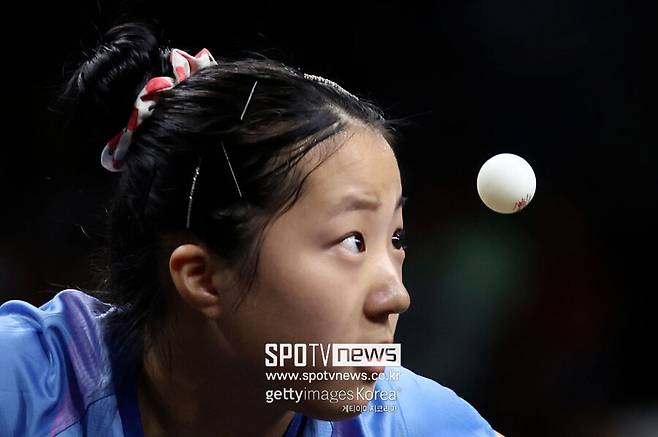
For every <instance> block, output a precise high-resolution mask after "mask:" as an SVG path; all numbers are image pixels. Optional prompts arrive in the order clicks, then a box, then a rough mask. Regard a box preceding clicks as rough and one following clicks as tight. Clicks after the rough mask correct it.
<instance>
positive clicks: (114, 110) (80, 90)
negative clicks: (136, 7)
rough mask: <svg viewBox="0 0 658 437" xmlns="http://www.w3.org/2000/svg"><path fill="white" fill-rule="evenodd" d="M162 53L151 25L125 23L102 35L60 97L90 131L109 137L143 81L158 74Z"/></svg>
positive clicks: (122, 121)
mask: <svg viewBox="0 0 658 437" xmlns="http://www.w3.org/2000/svg"><path fill="white" fill-rule="evenodd" d="M165 66H166V62H165V59H164V53H163V51H162V50H161V49H160V45H159V42H158V38H157V37H156V35H155V33H154V31H153V30H152V28H151V26H150V25H148V24H145V23H135V22H133V23H125V24H121V25H118V26H115V27H113V28H111V29H110V30H109V31H107V33H106V34H105V35H104V36H103V38H102V40H101V41H100V43H99V45H98V47H97V48H96V49H95V50H94V51H93V52H92V54H91V56H90V57H89V59H87V60H86V61H84V62H83V63H82V64H81V65H80V67H79V68H78V69H77V70H76V71H75V72H74V73H73V75H72V77H71V79H70V80H69V82H68V86H67V89H66V91H65V93H64V94H65V96H64V98H65V99H66V100H68V101H69V102H71V103H73V104H74V111H75V113H76V114H77V115H78V117H76V118H80V120H79V121H80V122H83V123H85V124H87V125H88V126H87V128H88V129H85V130H88V131H90V132H94V133H97V134H99V135H104V136H105V137H107V138H106V139H109V137H111V136H112V135H114V133H116V131H118V130H120V129H121V128H122V127H123V126H125V124H126V122H127V120H128V117H129V115H130V111H131V108H132V105H133V103H134V102H135V98H136V97H137V94H138V93H139V90H140V89H141V87H142V86H143V85H144V82H145V81H146V80H147V79H148V78H149V77H150V76H155V75H161V74H162V73H163V70H164V68H165Z"/></svg>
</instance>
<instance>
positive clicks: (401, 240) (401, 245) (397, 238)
mask: <svg viewBox="0 0 658 437" xmlns="http://www.w3.org/2000/svg"><path fill="white" fill-rule="evenodd" d="M406 243H407V239H406V234H405V232H404V229H398V230H397V231H395V234H393V247H395V248H396V249H398V250H404V249H406V248H407V244H406Z"/></svg>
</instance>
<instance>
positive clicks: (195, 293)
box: [169, 244, 221, 319]
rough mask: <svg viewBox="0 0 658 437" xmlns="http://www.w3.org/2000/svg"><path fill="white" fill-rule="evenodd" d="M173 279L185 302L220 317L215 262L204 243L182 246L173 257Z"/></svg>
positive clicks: (170, 263)
mask: <svg viewBox="0 0 658 437" xmlns="http://www.w3.org/2000/svg"><path fill="white" fill-rule="evenodd" d="M169 272H170V274H171V279H172V281H173V283H174V286H175V287H176V290H177V291H178V294H179V295H180V296H181V298H182V299H183V301H184V302H185V303H186V304H188V305H189V306H190V307H191V308H193V309H196V310H197V311H199V312H201V313H202V314H204V315H205V316H206V317H208V318H211V319H217V318H218V317H219V316H220V313H221V311H220V309H221V302H220V299H219V293H218V290H217V289H216V287H215V285H214V284H213V274H214V265H213V262H212V259H211V257H210V255H209V254H208V252H207V251H206V250H205V249H203V248H202V247H200V246H197V245H194V244H185V245H182V246H178V247H177V248H176V249H175V250H174V251H173V252H172V254H171V256H170V258H169Z"/></svg>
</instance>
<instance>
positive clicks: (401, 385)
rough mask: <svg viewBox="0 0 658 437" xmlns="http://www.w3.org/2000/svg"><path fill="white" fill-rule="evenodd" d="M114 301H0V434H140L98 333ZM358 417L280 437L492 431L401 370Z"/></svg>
mask: <svg viewBox="0 0 658 437" xmlns="http://www.w3.org/2000/svg"><path fill="white" fill-rule="evenodd" d="M112 311H116V308H115V307H112V306H111V305H109V304H106V303H103V302H101V301H99V300H98V299H96V298H94V297H92V296H89V295H87V294H85V293H83V292H82V291H79V290H73V289H69V290H64V291H61V292H59V293H58V294H57V295H56V296H55V297H53V298H52V299H51V300H50V301H48V302H47V303H45V304H44V305H42V306H41V307H39V308H36V307H34V306H32V305H30V304H28V303H26V302H22V301H17V300H13V301H9V302H6V303H4V304H3V305H2V306H0V435H2V436H8V437H27V436H39V437H40V436H45V437H50V436H59V437H73V436H94V437H103V436H108V437H109V436H112V437H142V436H143V430H142V424H141V422H140V413H139V402H138V395H137V381H136V378H135V376H134V373H133V372H128V371H126V369H124V368H123V367H125V366H123V367H122V365H121V363H118V360H114V359H113V354H112V353H111V352H110V350H111V349H110V348H109V347H108V346H107V342H106V341H105V340H104V338H103V323H104V321H106V320H107V319H108V315H110V314H111V312H112ZM395 370H399V372H400V375H399V379H397V380H395V381H385V380H381V381H377V383H376V384H377V386H376V389H377V390H386V391H391V390H395V391H396V392H397V393H398V396H397V399H396V400H395V401H391V400H387V401H383V400H381V399H373V400H372V401H370V404H369V405H368V409H367V410H366V411H364V412H362V413H361V414H359V415H358V416H355V417H353V418H350V419H347V420H341V421H324V420H316V419H312V418H309V417H306V416H303V415H302V414H300V413H297V414H295V416H294V418H293V420H292V422H291V423H290V425H289V427H288V430H287V431H286V434H285V436H284V437H300V436H301V437H311V436H313V437H347V436H349V437H431V436H441V437H453V436H473V437H475V436H477V437H485V436H494V431H493V430H492V428H491V426H489V424H488V423H487V422H486V421H485V420H484V419H483V418H482V417H481V416H480V415H479V414H478V412H477V411H476V410H475V409H474V408H473V407H472V406H471V405H469V404H468V403H467V402H466V401H464V400H463V399H461V398H460V397H459V396H457V395H456V394H455V393H454V392H453V391H452V390H450V389H448V388H446V387H443V386H441V385H440V384H438V383H436V382H434V381H432V380H431V379H427V378H424V377H422V376H419V375H416V374H415V373H413V372H412V371H410V370H408V369H405V368H404V367H399V368H395Z"/></svg>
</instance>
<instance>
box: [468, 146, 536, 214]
mask: <svg viewBox="0 0 658 437" xmlns="http://www.w3.org/2000/svg"><path fill="white" fill-rule="evenodd" d="M536 186H537V180H536V179H535V172H534V171H532V167H530V164H528V162H527V161H526V160H525V159H523V158H521V157H520V156H517V155H513V154H511V153H501V154H500V155H496V156H493V157H491V158H489V160H487V162H485V163H484V164H483V165H482V168H481V169H480V172H479V173H478V179H477V188H478V194H479V195H480V199H482V202H484V204H485V205H487V206H488V207H489V208H490V209H492V210H494V211H496V212H499V213H501V214H512V213H514V212H517V211H520V210H522V209H523V208H525V207H526V206H527V205H528V204H529V203H530V201H531V200H532V197H533V196H534V195H535V188H536Z"/></svg>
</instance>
